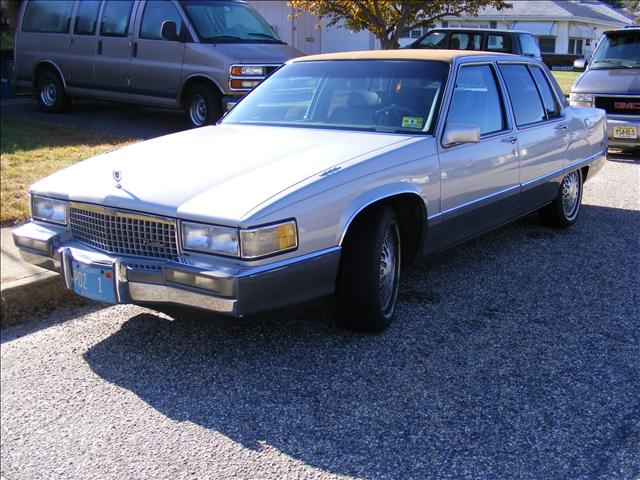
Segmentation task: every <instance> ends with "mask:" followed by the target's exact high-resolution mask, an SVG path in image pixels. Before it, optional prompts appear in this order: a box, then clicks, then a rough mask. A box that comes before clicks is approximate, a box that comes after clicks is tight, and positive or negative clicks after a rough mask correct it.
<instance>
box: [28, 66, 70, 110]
mask: <svg viewBox="0 0 640 480" xmlns="http://www.w3.org/2000/svg"><path fill="white" fill-rule="evenodd" d="M36 89H37V94H38V107H39V108H40V110H42V111H43V112H47V113H60V112H64V111H65V110H66V109H67V107H68V106H69V103H70V102H71V98H69V95H67V93H66V92H65V91H64V85H63V84H62V81H61V80H60V77H59V76H58V75H56V74H55V73H53V72H51V71H46V72H44V73H42V74H41V75H40V76H39V77H38V79H37V81H36Z"/></svg>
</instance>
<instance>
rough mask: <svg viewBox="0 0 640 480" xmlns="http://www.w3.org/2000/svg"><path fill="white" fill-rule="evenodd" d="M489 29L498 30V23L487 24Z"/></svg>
mask: <svg viewBox="0 0 640 480" xmlns="http://www.w3.org/2000/svg"><path fill="white" fill-rule="evenodd" d="M489 28H493V29H494V30H495V29H496V28H498V22H493V21H491V22H489Z"/></svg>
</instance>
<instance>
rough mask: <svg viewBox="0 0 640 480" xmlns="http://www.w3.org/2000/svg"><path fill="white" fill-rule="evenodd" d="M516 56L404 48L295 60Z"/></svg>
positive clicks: (449, 58) (443, 58) (446, 58)
mask: <svg viewBox="0 0 640 480" xmlns="http://www.w3.org/2000/svg"><path fill="white" fill-rule="evenodd" d="M480 55H482V56H493V55H500V56H514V57H515V56H516V55H510V54H507V53H496V52H481V51H471V50H437V49H434V50H424V49H411V48H403V49H399V50H364V51H360V52H339V53H323V54H320V55H308V56H306V57H298V58H295V59H294V60H293V61H294V62H308V61H314V60H438V61H441V62H448V63H451V62H452V61H453V60H454V59H455V58H458V57H470V56H480Z"/></svg>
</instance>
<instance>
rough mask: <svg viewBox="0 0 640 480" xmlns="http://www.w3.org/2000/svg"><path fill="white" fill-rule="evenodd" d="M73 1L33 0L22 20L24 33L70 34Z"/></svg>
mask: <svg viewBox="0 0 640 480" xmlns="http://www.w3.org/2000/svg"><path fill="white" fill-rule="evenodd" d="M72 11H73V0H61V1H57V2H52V1H50V0H31V1H30V2H29V4H28V5H27V8H26V9H25V11H24V17H23V19H22V31H23V32H40V33H69V25H70V24H71V12H72Z"/></svg>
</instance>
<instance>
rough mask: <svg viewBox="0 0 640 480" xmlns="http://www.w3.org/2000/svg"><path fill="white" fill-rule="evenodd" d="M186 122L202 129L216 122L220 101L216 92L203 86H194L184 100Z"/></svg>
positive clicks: (219, 111) (219, 113)
mask: <svg viewBox="0 0 640 480" xmlns="http://www.w3.org/2000/svg"><path fill="white" fill-rule="evenodd" d="M185 104H186V108H187V120H188V121H189V123H190V124H191V126H192V127H194V128H197V127H203V126H204V125H210V124H212V123H215V122H216V121H218V119H219V118H220V116H221V112H222V100H221V98H220V95H219V94H218V93H217V92H214V91H213V90H212V89H211V88H209V87H207V86H205V85H195V86H194V87H192V88H191V89H190V90H189V93H188V94H187V98H186V102H185Z"/></svg>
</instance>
